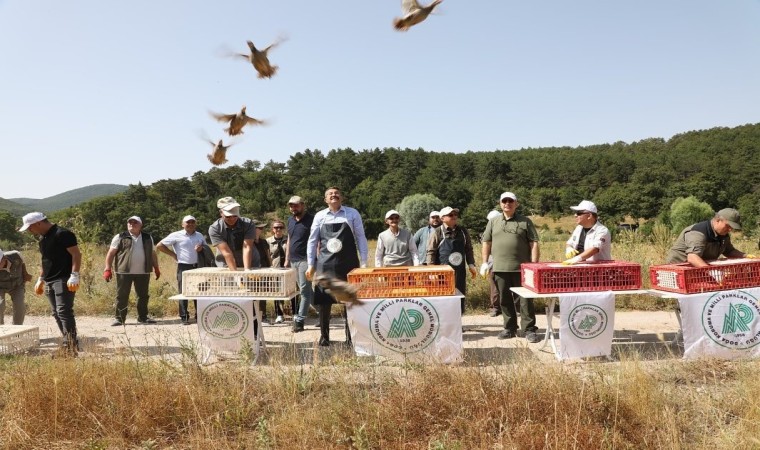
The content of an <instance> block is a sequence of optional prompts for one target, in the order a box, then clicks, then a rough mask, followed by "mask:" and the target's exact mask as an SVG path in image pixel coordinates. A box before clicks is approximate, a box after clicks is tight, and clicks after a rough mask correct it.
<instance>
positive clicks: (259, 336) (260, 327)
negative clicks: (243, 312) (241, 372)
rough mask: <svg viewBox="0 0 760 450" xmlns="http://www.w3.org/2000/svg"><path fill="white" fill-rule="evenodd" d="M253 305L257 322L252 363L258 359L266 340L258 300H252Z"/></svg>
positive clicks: (262, 315)
mask: <svg viewBox="0 0 760 450" xmlns="http://www.w3.org/2000/svg"><path fill="white" fill-rule="evenodd" d="M265 305H266V303H265ZM253 307H254V308H255V310H256V321H257V322H258V323H259V325H258V332H257V337H256V357H255V358H254V360H253V363H254V364H256V363H258V361H259V357H260V356H261V352H262V351H264V350H266V341H265V340H264V311H263V310H262V308H260V307H259V302H258V301H256V300H254V304H253Z"/></svg>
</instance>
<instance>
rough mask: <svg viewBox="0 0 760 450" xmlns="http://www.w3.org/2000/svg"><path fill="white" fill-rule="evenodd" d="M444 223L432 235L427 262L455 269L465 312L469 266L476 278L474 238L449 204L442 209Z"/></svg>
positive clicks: (456, 210) (457, 285) (455, 278)
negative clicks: (461, 225)
mask: <svg viewBox="0 0 760 450" xmlns="http://www.w3.org/2000/svg"><path fill="white" fill-rule="evenodd" d="M441 218H442V219H443V225H441V226H440V227H438V228H437V229H436V231H434V232H433V234H432V235H430V240H429V241H428V247H427V258H426V262H427V264H448V265H449V266H451V268H452V269H454V281H455V284H456V287H457V289H458V290H459V292H461V293H462V300H461V302H462V303H461V308H462V314H464V305H465V296H466V295H467V268H469V269H470V274H472V277H473V278H475V277H476V276H477V271H476V270H475V256H474V255H473V253H472V240H471V239H470V235H469V233H467V230H465V229H464V227H460V226H459V225H458V221H459V210H458V209H456V208H452V207H451V206H447V207H445V208H443V209H442V210H441Z"/></svg>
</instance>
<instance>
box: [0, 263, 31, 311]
mask: <svg viewBox="0 0 760 450" xmlns="http://www.w3.org/2000/svg"><path fill="white" fill-rule="evenodd" d="M29 281H32V275H31V274H29V272H27V271H26V264H24V260H23V259H22V258H21V253H19V252H17V251H15V250H11V251H7V252H3V251H2V250H0V325H4V324H5V294H8V296H9V297H10V298H11V301H12V302H13V325H23V324H24V316H25V315H26V304H25V303H24V295H25V294H26V287H25V286H24V283H27V282H29Z"/></svg>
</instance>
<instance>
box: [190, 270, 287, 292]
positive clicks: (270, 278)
mask: <svg viewBox="0 0 760 450" xmlns="http://www.w3.org/2000/svg"><path fill="white" fill-rule="evenodd" d="M297 290H298V279H297V274H296V270H295V269H292V268H277V267H268V268H264V269H255V270H248V271H242V270H237V271H234V270H229V269H226V268H222V267H205V268H202V269H192V270H186V271H184V272H182V295H184V296H185V297H188V298H198V297H265V298H271V299H278V298H282V299H286V298H291V297H293V296H295V295H296V293H297Z"/></svg>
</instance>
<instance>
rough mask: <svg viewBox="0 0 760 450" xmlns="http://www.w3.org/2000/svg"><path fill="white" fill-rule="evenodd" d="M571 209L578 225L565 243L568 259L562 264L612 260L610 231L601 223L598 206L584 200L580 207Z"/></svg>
mask: <svg viewBox="0 0 760 450" xmlns="http://www.w3.org/2000/svg"><path fill="white" fill-rule="evenodd" d="M570 209H572V210H573V211H575V223H577V224H578V225H577V226H576V227H575V230H573V234H572V235H571V236H570V239H568V240H567V242H566V243H565V257H566V258H567V259H566V260H565V261H563V262H562V264H565V265H572V264H577V263H579V262H583V261H610V260H612V244H611V241H612V239H611V238H610V230H608V229H607V227H605V226H604V225H602V223H601V222H599V218H598V211H597V209H596V205H595V204H594V203H593V202H590V201H588V200H583V201H581V202H580V203H579V204H578V206H571V207H570Z"/></svg>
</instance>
